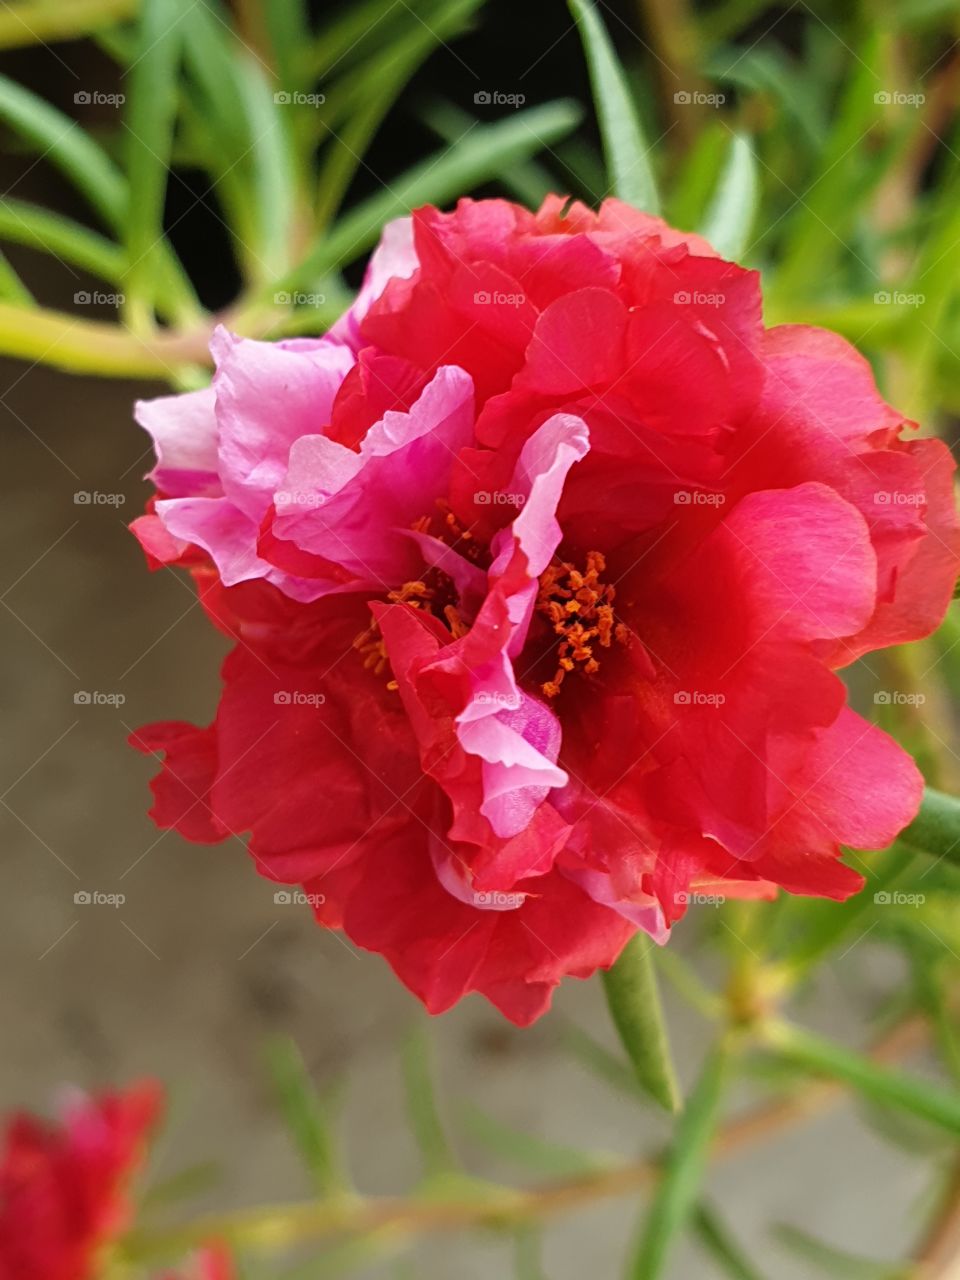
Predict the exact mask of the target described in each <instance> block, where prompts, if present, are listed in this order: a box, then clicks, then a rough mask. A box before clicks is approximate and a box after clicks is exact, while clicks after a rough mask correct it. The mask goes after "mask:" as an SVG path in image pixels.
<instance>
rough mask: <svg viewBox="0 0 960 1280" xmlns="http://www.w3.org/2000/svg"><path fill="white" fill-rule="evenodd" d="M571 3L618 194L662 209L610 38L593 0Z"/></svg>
mask: <svg viewBox="0 0 960 1280" xmlns="http://www.w3.org/2000/svg"><path fill="white" fill-rule="evenodd" d="M569 5H570V12H571V13H572V14H573V17H574V21H575V22H576V23H577V26H578V27H579V28H580V38H581V40H582V41H583V47H584V51H585V53H586V55H587V66H588V67H589V70H590V83H591V85H592V86H593V96H594V100H595V102H596V107H597V117H598V119H599V122H600V134H601V136H602V138H603V150H604V155H605V156H606V159H607V168H608V170H609V172H610V178H611V184H612V187H613V191H614V194H615V195H617V196H619V197H620V199H621V200H626V201H627V203H628V204H632V205H634V206H635V207H636V208H638V209H643V210H644V211H645V212H646V213H659V212H660V199H659V197H658V195H657V184H656V180H655V178H654V176H653V169H652V168H651V166H650V161H649V159H648V154H649V147H648V146H647V143H646V140H645V138H644V136H643V129H642V127H641V125H640V117H639V116H638V115H637V109H636V106H635V104H634V102H633V99H632V98H631V96H630V90H629V88H628V87H627V82H626V77H625V75H624V72H623V68H622V67H621V65H620V62H619V60H618V59H617V55H616V52H615V51H614V48H613V45H612V43H611V41H610V37H609V35H608V34H607V32H606V29H605V27H604V25H603V23H602V22H601V21H600V19H599V17H598V16H597V11H596V9H595V7H594V5H593V2H592V0H569Z"/></svg>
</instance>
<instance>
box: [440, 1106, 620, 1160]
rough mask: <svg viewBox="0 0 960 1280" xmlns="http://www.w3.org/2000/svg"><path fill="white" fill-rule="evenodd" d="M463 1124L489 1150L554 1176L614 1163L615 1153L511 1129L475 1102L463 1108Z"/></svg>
mask: <svg viewBox="0 0 960 1280" xmlns="http://www.w3.org/2000/svg"><path fill="white" fill-rule="evenodd" d="M463 1126H464V1128H465V1129H466V1131H467V1133H468V1134H469V1135H470V1136H471V1137H472V1138H475V1139H476V1140H477V1141H478V1142H480V1143H482V1144H483V1146H485V1147H486V1148H487V1150H488V1151H492V1152H493V1153H494V1154H495V1155H498V1156H502V1157H503V1158H504V1159H506V1160H511V1161H514V1162H515V1163H517V1164H521V1165H523V1166H524V1167H525V1168H528V1169H532V1170H535V1171H536V1172H537V1173H544V1174H549V1175H551V1176H552V1177H569V1178H576V1177H582V1176H583V1175H585V1174H590V1173H596V1172H597V1170H598V1169H602V1168H604V1167H609V1165H610V1164H611V1163H612V1157H606V1158H605V1157H602V1156H599V1155H594V1154H593V1153H591V1152H589V1151H581V1150H580V1149H579V1148H578V1147H568V1146H562V1145H561V1144H560V1143H558V1142H548V1141H546V1140H545V1139H543V1138H537V1137H535V1136H534V1135H533V1134H529V1133H521V1132H519V1131H518V1130H517V1129H511V1128H510V1127H509V1125H505V1124H502V1123H501V1122H500V1121H499V1120H497V1119H495V1117H493V1116H491V1115H487V1114H486V1112H484V1111H481V1110H480V1108H479V1107H475V1106H472V1105H471V1106H468V1107H465V1108H464V1110H463Z"/></svg>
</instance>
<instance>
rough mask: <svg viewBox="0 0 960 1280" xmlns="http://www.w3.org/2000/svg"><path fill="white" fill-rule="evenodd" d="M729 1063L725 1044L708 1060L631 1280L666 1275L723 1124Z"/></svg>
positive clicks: (655, 1279)
mask: <svg viewBox="0 0 960 1280" xmlns="http://www.w3.org/2000/svg"><path fill="white" fill-rule="evenodd" d="M727 1063H728V1051H727V1047H726V1046H725V1045H724V1044H722V1043H721V1044H720V1045H718V1046H717V1047H716V1048H715V1049H714V1050H713V1051H712V1052H711V1053H710V1055H709V1056H708V1058H707V1060H706V1062H705V1064H704V1066H703V1069H702V1071H701V1073H700V1078H699V1080H698V1081H697V1083H696V1085H695V1086H694V1089H693V1092H692V1093H691V1094H690V1097H689V1098H688V1099H687V1104H686V1106H685V1108H684V1110H683V1114H682V1115H681V1116H680V1118H679V1120H678V1121H677V1129H676V1136H675V1137H674V1140H673V1144H672V1146H671V1148H670V1150H669V1152H668V1153H667V1157H666V1162H665V1165H664V1170H663V1175H662V1176H661V1178H660V1182H659V1185H658V1186H657V1189H656V1192H655V1193H654V1196H653V1199H652V1201H651V1202H650V1208H649V1210H648V1212H647V1218H646V1223H645V1226H644V1231H643V1236H642V1238H641V1241H640V1247H639V1249H638V1251H637V1255H636V1258H635V1260H634V1263H633V1267H632V1270H631V1272H630V1275H631V1277H632V1280H658V1277H660V1276H662V1275H663V1274H664V1267H665V1266H666V1263H667V1259H668V1256H669V1253H670V1250H671V1248H672V1247H673V1245H674V1244H675V1243H676V1240H677V1237H678V1236H680V1235H681V1233H682V1232H683V1231H684V1229H685V1227H686V1226H687V1224H688V1223H689V1221H690V1219H691V1217H692V1215H693V1213H694V1209H695V1207H696V1202H697V1197H698V1195H699V1190H700V1183H701V1180H702V1178H703V1173H704V1169H705V1168H706V1164H707V1158H708V1155H709V1151H710V1143H711V1141H712V1139H713V1135H714V1131H715V1130H716V1126H717V1121H718V1119H719V1112H720V1100H721V1098H722V1095H723V1086H724V1082H725V1080H726V1074H727Z"/></svg>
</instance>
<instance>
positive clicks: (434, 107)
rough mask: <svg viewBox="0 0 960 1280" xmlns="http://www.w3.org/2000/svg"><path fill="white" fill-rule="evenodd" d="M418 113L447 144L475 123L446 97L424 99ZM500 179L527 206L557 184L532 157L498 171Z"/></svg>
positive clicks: (532, 206)
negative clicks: (505, 169) (431, 99)
mask: <svg viewBox="0 0 960 1280" xmlns="http://www.w3.org/2000/svg"><path fill="white" fill-rule="evenodd" d="M420 117H421V119H422V120H423V121H424V123H425V124H427V125H429V127H430V128H431V129H432V130H433V131H434V133H436V134H437V136H438V137H440V138H442V139H443V140H444V142H446V143H447V144H448V145H449V146H451V147H454V146H457V145H458V144H459V142H460V139H461V138H463V137H466V135H467V134H468V133H469V132H470V131H471V130H472V129H475V128H476V126H477V119H476V116H472V115H470V114H469V112H467V111H461V110H460V108H459V107H457V106H455V105H454V104H453V103H452V102H448V101H446V99H435V100H434V101H432V102H428V103H426V105H425V106H424V107H423V108H422V110H421V111H420ZM500 180H501V182H502V183H503V185H504V186H505V187H506V188H507V189H508V190H509V191H511V192H512V193H513V194H514V195H515V196H516V197H517V199H518V200H520V201H522V203H523V204H525V205H526V206H527V208H528V209H536V208H538V207H539V205H540V204H541V202H542V201H543V198H544V196H546V195H548V194H549V192H551V191H554V190H555V189H556V186H557V183H556V180H555V179H554V177H553V175H552V174H551V173H550V171H549V169H547V168H545V167H544V166H543V165H542V164H540V163H539V162H538V161H536V160H527V161H525V162H524V163H522V164H515V165H512V166H511V167H510V169H509V170H507V172H506V173H503V174H501V175H500Z"/></svg>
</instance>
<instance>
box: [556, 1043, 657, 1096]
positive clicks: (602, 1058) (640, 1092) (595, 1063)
mask: <svg viewBox="0 0 960 1280" xmlns="http://www.w3.org/2000/svg"><path fill="white" fill-rule="evenodd" d="M562 1044H563V1047H564V1048H565V1049H567V1050H568V1051H569V1052H570V1053H571V1054H572V1055H573V1057H575V1058H576V1059H577V1061H578V1062H579V1063H580V1064H581V1065H582V1066H584V1067H585V1068H586V1069H587V1071H589V1072H590V1073H591V1074H592V1075H594V1076H596V1077H597V1078H598V1079H600V1080H602V1081H603V1082H604V1084H606V1085H609V1086H610V1088H611V1089H614V1090H615V1091H616V1092H617V1093H620V1094H623V1095H624V1096H626V1097H628V1098H631V1099H635V1098H642V1099H643V1100H644V1101H646V1098H647V1092H646V1090H645V1089H643V1088H641V1086H640V1084H639V1082H638V1081H637V1077H636V1073H635V1072H634V1070H633V1067H632V1065H631V1064H630V1063H627V1062H625V1061H624V1060H623V1058H622V1057H621V1056H620V1055H619V1054H616V1053H611V1052H610V1050H609V1049H608V1048H607V1047H606V1045H602V1044H601V1043H600V1041H599V1040H595V1039H594V1038H593V1036H591V1035H590V1034H589V1033H588V1032H586V1031H584V1030H582V1029H581V1028H580V1027H576V1026H573V1025H570V1026H567V1027H565V1028H564V1030H563V1040H562Z"/></svg>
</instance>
